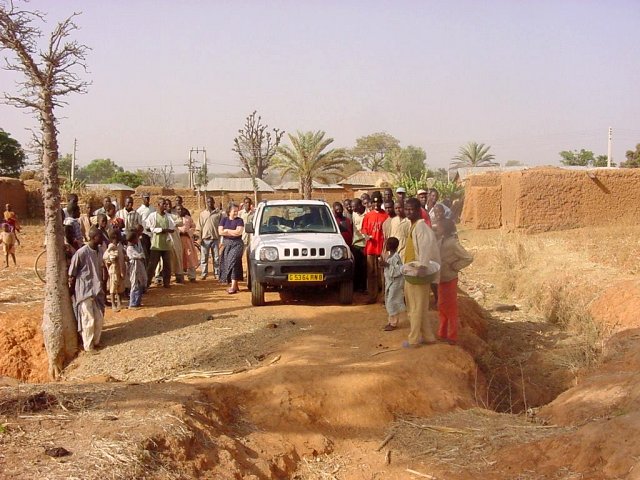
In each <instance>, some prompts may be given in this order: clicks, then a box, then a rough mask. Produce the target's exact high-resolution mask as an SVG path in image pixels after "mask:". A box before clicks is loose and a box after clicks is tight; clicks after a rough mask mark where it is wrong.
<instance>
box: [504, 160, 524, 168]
mask: <svg viewBox="0 0 640 480" xmlns="http://www.w3.org/2000/svg"><path fill="white" fill-rule="evenodd" d="M504 166H505V167H524V166H525V165H524V163H522V162H521V161H520V160H507V163H505V164H504Z"/></svg>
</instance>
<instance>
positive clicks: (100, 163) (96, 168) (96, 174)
mask: <svg viewBox="0 0 640 480" xmlns="http://www.w3.org/2000/svg"><path fill="white" fill-rule="evenodd" d="M118 172H124V169H123V168H122V167H120V166H119V165H116V164H115V163H114V162H113V160H111V159H110V158H96V159H95V160H92V161H91V163H89V165H87V166H86V167H83V168H81V169H79V170H78V175H77V177H78V179H80V180H82V181H84V182H86V183H106V182H108V181H109V179H110V178H111V177H113V176H114V175H115V174H116V173H118Z"/></svg>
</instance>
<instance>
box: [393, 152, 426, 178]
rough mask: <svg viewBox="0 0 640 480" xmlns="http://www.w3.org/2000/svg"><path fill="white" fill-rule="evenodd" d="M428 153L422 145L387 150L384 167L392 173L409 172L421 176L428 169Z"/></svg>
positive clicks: (414, 175)
mask: <svg viewBox="0 0 640 480" xmlns="http://www.w3.org/2000/svg"><path fill="white" fill-rule="evenodd" d="M426 159H427V154H426V153H425V151H424V150H423V149H422V148H420V147H414V146H413V145H409V146H408V147H407V148H396V149H394V150H391V151H389V152H387V155H386V158H385V160H384V165H383V169H384V170H386V171H387V172H391V173H395V174H397V173H400V174H405V173H406V174H408V175H411V176H413V177H419V176H420V175H422V172H424V171H425V170H426V166H425V163H424V162H425V160H426Z"/></svg>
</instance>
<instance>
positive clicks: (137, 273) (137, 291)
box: [127, 230, 147, 309]
mask: <svg viewBox="0 0 640 480" xmlns="http://www.w3.org/2000/svg"><path fill="white" fill-rule="evenodd" d="M139 237H140V233H139V232H138V231H136V230H132V231H130V232H129V233H128V234H127V258H128V259H129V281H130V282H131V293H130V294H129V308H131V309H134V308H140V307H141V306H142V303H141V302H142V294H143V293H144V290H145V289H146V288H147V268H146V266H145V255H144V249H143V248H142V244H141V243H140V241H139V240H140V238H139Z"/></svg>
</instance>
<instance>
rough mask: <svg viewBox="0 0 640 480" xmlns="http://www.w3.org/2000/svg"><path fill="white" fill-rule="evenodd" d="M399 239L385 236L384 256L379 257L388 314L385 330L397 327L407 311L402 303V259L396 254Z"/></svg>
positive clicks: (388, 330) (389, 330)
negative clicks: (382, 271) (385, 252)
mask: <svg viewBox="0 0 640 480" xmlns="http://www.w3.org/2000/svg"><path fill="white" fill-rule="evenodd" d="M399 245H400V241H399V240H398V239H397V238H396V237H389V238H387V241H386V244H385V247H386V251H387V255H386V258H381V259H380V266H381V267H382V268H384V306H385V308H386V309H387V313H388V314H389V320H388V323H387V325H386V326H385V327H384V328H383V330H384V331H385V332H391V331H393V330H395V329H396V328H398V324H399V323H400V320H401V317H403V316H404V314H405V312H406V311H407V307H406V306H405V304H404V277H403V276H402V271H401V269H402V260H401V259H400V255H399V254H398V246H399Z"/></svg>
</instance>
